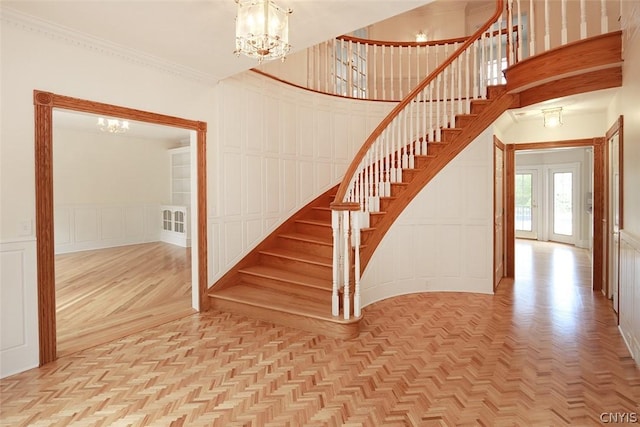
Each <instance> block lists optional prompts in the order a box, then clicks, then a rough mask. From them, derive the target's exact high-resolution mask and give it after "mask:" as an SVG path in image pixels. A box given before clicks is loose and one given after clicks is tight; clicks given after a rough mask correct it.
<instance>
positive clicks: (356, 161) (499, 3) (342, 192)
mask: <svg viewBox="0 0 640 427" xmlns="http://www.w3.org/2000/svg"><path fill="white" fill-rule="evenodd" d="M503 9H504V0H496V10H495V12H494V13H493V15H492V16H491V17H490V18H489V19H488V20H487V21H486V22H485V23H484V24H483V25H482V26H481V27H480V28H478V30H476V32H475V33H473V35H471V36H470V37H468V38H467V39H466V41H465V42H464V43H463V45H462V46H460V47H459V48H458V50H456V51H455V52H454V53H453V54H452V55H451V56H450V57H449V58H448V59H447V60H445V61H444V62H443V63H442V64H440V66H439V67H438V68H436V69H435V70H433V71H432V72H431V74H429V75H428V76H427V77H426V78H425V79H424V80H422V82H420V84H418V85H417V86H416V87H415V88H414V89H413V90H412V91H411V92H409V94H408V95H407V96H405V97H404V99H403V100H402V101H400V103H399V104H398V105H396V106H395V108H394V109H393V110H391V112H390V113H389V114H388V115H387V116H386V117H385V118H384V119H383V120H382V121H381V122H380V124H379V125H378V126H377V127H376V128H375V130H374V131H373V132H372V133H371V135H369V138H367V140H366V141H365V142H364V144H363V145H362V147H360V150H359V151H358V153H357V154H356V155H355V157H354V158H353V161H352V162H351V164H350V165H349V168H348V169H347V171H346V173H345V175H344V178H343V179H342V182H341V183H340V186H339V187H338V191H337V193H336V197H335V202H338V203H340V202H342V201H343V200H344V198H345V196H346V194H347V191H348V189H349V185H350V184H351V180H352V178H353V176H354V175H355V173H356V171H357V169H358V166H359V165H360V163H361V162H362V160H363V159H364V156H365V155H366V154H367V152H368V151H369V149H370V148H371V146H372V145H373V143H374V142H375V141H376V140H377V138H378V137H379V136H380V135H381V134H382V132H383V131H384V130H385V129H386V128H387V126H388V125H389V124H390V123H391V121H392V120H393V119H395V118H396V117H397V116H398V114H400V112H401V111H403V110H404V108H405V107H406V106H407V105H408V104H409V103H410V102H411V101H412V100H413V99H414V98H415V97H416V96H417V95H418V94H419V93H420V92H422V90H423V89H424V88H425V87H427V85H428V84H429V83H431V82H432V81H433V80H434V79H436V77H437V76H438V75H439V74H440V73H441V72H442V71H443V70H444V69H445V68H447V67H448V66H449V65H451V64H452V63H453V61H455V59H456V58H458V57H459V56H460V55H461V54H462V53H463V52H464V51H466V50H467V49H468V48H469V47H470V46H471V45H472V44H473V43H475V41H476V40H477V39H479V38H480V37H482V35H483V34H484V32H485V31H487V30H488V29H489V28H490V27H491V25H493V24H494V23H495V22H496V20H497V19H498V18H499V17H500V15H501V14H502V12H503Z"/></svg>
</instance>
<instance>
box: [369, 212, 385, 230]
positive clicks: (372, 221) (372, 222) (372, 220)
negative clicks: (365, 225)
mask: <svg viewBox="0 0 640 427" xmlns="http://www.w3.org/2000/svg"><path fill="white" fill-rule="evenodd" d="M383 218H384V214H382V213H376V214H375V215H369V226H370V227H375V226H376V225H377V224H378V223H379V222H380V221H382V219H383Z"/></svg>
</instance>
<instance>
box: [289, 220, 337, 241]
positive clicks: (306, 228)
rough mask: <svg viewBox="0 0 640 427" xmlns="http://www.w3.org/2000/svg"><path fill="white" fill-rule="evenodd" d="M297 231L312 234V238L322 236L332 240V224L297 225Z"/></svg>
mask: <svg viewBox="0 0 640 427" xmlns="http://www.w3.org/2000/svg"><path fill="white" fill-rule="evenodd" d="M296 231H297V232H298V233H302V234H311V235H312V236H320V237H327V238H331V237H332V235H333V233H332V231H331V223H328V224H327V225H315V224H306V223H299V222H298V223H296Z"/></svg>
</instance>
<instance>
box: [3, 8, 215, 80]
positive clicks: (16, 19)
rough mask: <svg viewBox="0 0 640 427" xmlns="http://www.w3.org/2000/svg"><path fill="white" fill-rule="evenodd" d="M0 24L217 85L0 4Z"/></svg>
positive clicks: (210, 77) (187, 70) (184, 69)
mask: <svg viewBox="0 0 640 427" xmlns="http://www.w3.org/2000/svg"><path fill="white" fill-rule="evenodd" d="M0 21H1V22H2V23H3V24H5V25H12V26H14V27H16V28H19V29H21V30H23V31H26V32H30V33H35V34H39V35H41V36H44V37H47V38H49V39H52V40H56V41H59V42H63V43H66V44H69V45H73V46H76V47H79V48H82V49H86V50H89V51H92V52H96V53H99V54H102V55H106V56H110V57H114V58H118V59H121V60H124V61H127V62H130V63H133V64H137V65H141V66H144V67H147V68H151V69H154V70H156V71H160V72H163V73H165V74H170V75H173V76H177V77H182V78H185V79H188V80H195V81H197V82H201V83H207V84H216V83H217V82H218V79H217V78H216V77H214V76H213V75H211V74H208V73H206V72H203V71H199V70H196V69H193V68H190V67H185V66H183V65H180V64H177V63H175V62H170V61H166V60H164V59H161V58H158V57H156V56H153V55H149V54H147V53H144V52H141V51H139V50H135V49H131V48H128V47H125V46H122V45H119V44H116V43H112V42H110V41H108V40H104V39H101V38H98V37H94V36H91V35H89V34H86V33H82V32H79V31H76V30H73V29H71V28H68V27H65V26H62V25H58V24H55V23H53V22H50V21H46V20H44V19H40V18H37V17H35V16H32V15H29V14H26V13H23V12H20V11H18V10H15V9H11V8H9V7H6V6H1V5H0Z"/></svg>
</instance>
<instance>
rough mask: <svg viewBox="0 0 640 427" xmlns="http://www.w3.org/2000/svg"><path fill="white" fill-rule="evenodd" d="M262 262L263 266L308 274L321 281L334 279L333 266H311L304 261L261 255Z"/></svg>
mask: <svg viewBox="0 0 640 427" xmlns="http://www.w3.org/2000/svg"><path fill="white" fill-rule="evenodd" d="M260 262H261V264H264V265H268V266H271V267H276V268H280V269H282V270H287V271H292V272H294V273H300V274H308V275H310V276H313V277H319V278H321V279H328V280H331V277H332V272H331V266H324V265H317V264H310V263H307V262H304V261H298V260H293V259H289V258H282V257H278V256H273V255H268V254H260Z"/></svg>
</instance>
